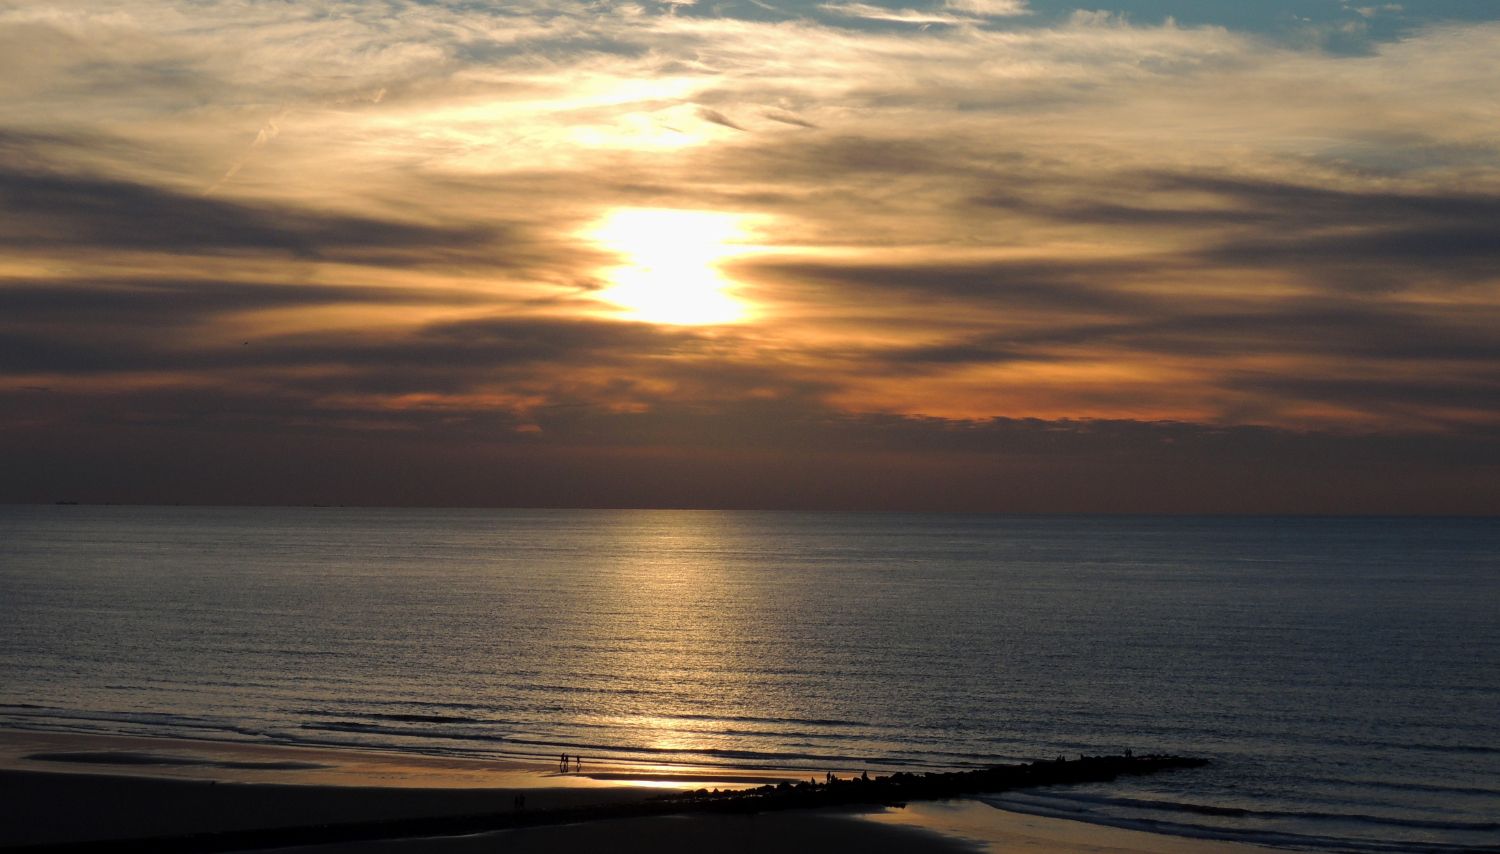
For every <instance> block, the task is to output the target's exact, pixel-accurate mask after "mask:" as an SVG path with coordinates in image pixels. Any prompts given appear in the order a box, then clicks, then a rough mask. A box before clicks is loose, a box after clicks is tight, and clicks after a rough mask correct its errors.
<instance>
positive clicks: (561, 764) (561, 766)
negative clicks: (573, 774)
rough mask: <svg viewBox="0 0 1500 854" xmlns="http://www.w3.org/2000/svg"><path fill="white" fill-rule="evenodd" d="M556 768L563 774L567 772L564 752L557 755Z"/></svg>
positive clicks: (566, 760)
mask: <svg viewBox="0 0 1500 854" xmlns="http://www.w3.org/2000/svg"><path fill="white" fill-rule="evenodd" d="M557 770H559V771H561V772H562V773H564V774H566V773H568V754H566V753H564V754H563V755H561V756H559V757H557Z"/></svg>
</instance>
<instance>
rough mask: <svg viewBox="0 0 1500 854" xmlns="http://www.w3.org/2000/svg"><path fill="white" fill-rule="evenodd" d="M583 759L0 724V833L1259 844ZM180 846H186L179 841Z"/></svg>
mask: <svg viewBox="0 0 1500 854" xmlns="http://www.w3.org/2000/svg"><path fill="white" fill-rule="evenodd" d="M590 765H591V763H588V762H587V760H585V766H584V770H583V771H582V772H570V773H567V774H562V773H559V772H558V769H557V767H556V766H555V765H554V766H550V767H549V766H546V765H544V764H540V763H537V764H528V763H524V762H514V761H489V760H471V759H450V758H439V757H427V756H419V755H409V754H396V753H384V752H376V751H357V750H348V749H342V748H333V747H300V746H299V747H287V746H277V745H268V744H258V743H234V742H223V741H198V740H190V739H163V738H137V737H117V736H97V735H81V734H71V733H46V732H25V731H7V732H3V733H0V801H3V802H4V803H5V804H6V812H7V818H6V821H4V822H3V823H0V846H3V847H14V846H51V845H69V844H71V845H77V844H81V843H105V842H125V841H128V840H137V841H139V840H146V839H152V840H161V839H167V838H175V837H186V836H190V835H194V834H226V833H239V832H254V831H261V830H265V829H274V828H299V827H311V826H318V825H352V824H359V823H369V822H391V821H393V820H401V819H423V818H429V817H441V816H465V815H474V814H485V813H489V814H502V813H507V812H514V811H517V810H524V811H528V812H529V813H531V814H535V815H540V814H543V813H547V812H549V811H561V812H562V813H564V814H565V815H567V816H569V817H570V819H571V820H568V821H566V822H565V823H560V824H541V825H540V826H530V827H519V828H513V829H506V830H499V831H493V832H486V833H478V834H472V833H470V834H461V835H456V836H436V837H415V838H402V839H396V840H390V839H362V840H357V841H345V842H334V843H324V844H318V845H308V846H302V847H291V848H285V847H282V848H279V849H278V850H305V851H310V852H311V851H320V852H364V851H377V850H378V851H381V852H427V851H432V852H443V853H444V854H446V852H453V854H462V852H470V851H473V852H478V851H491V850H505V851H559V850H577V849H583V848H598V847H601V846H606V845H607V847H608V848H609V850H612V851H641V852H647V851H650V852H663V851H666V852H670V851H688V850H716V851H744V852H752V851H778V850H795V849H810V848H825V849H834V850H843V849H853V848H858V849H860V850H865V851H874V852H882V851H892V852H895V851H912V852H933V854H941V852H964V851H1028V852H1038V854H1045V853H1046V852H1050V853H1051V854H1073V853H1074V852H1076V853H1077V854H1082V852H1120V854H1125V852H1148V851H1162V852H1181V854H1187V852H1214V854H1236V852H1238V853H1239V854H1250V852H1254V851H1264V850H1268V849H1263V848H1259V847H1256V846H1248V845H1239V844H1228V843H1217V842H1209V841H1204V840H1191V839H1178V838H1173V837H1165V836H1158V835H1153V834H1146V833H1140V832H1137V831H1131V830H1121V829H1115V828H1107V827H1102V826H1097V825H1091V824H1087V823H1083V822H1074V821H1066V820H1060V819H1053V818H1038V817H1033V816H1025V815H1018V814H1014V813H1008V812H1005V811H1002V810H998V809H994V808H992V807H989V806H986V805H983V804H979V803H977V802H973V801H944V802H933V803H922V804H911V805H909V806H908V807H906V808H897V809H870V810H859V809H827V810H788V811H783V812H766V813H757V814H749V815H703V814H689V815H663V816H646V817H634V818H611V817H610V816H611V814H612V812H611V811H612V810H616V809H618V808H619V807H620V805H626V804H631V803H634V802H641V801H644V800H646V799H648V798H651V797H652V796H655V795H659V794H662V793H663V792H665V791H672V790H688V789H694V788H700V787H712V788H734V787H746V786H751V785H759V784H760V783H761V782H764V781H767V780H770V779H793V778H799V779H800V778H805V777H807V776H809V775H808V774H804V773H801V772H792V771H787V772H782V773H779V774H771V773H768V772H766V771H764V770H749V769H746V770H736V769H723V768H719V769H703V770H701V771H693V770H689V769H683V768H649V767H626V766H620V765H600V766H599V767H597V768H595V769H593V770H590ZM520 798H524V802H522V801H520V800H519V799H520ZM580 819H581V820H580ZM335 835H337V834H335ZM200 838H203V839H209V840H214V839H215V837H211V836H209V837H200ZM246 838H247V839H248V838H250V837H246ZM214 844H217V843H214ZM234 844H235V843H234V841H233V839H231V840H230V842H228V843H226V845H228V846H229V847H230V848H233V847H234ZM183 850H191V843H188V848H186V849H183ZM222 850H228V849H227V848H225V849H222ZM237 850H261V849H256V848H253V847H252V848H239V849H237Z"/></svg>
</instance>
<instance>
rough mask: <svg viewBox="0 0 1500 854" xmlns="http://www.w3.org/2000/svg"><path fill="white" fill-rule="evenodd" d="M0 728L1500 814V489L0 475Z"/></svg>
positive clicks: (1222, 804)
mask: <svg viewBox="0 0 1500 854" xmlns="http://www.w3.org/2000/svg"><path fill="white" fill-rule="evenodd" d="M0 727H4V728H9V729H31V730H51V731H62V732H79V733H107V734H130V735H150V736H171V737H179V738H202V739H216V740H226V739H227V740H239V741H251V742H258V743H275V744H291V745H342V746H351V747H359V748H368V749H378V750H388V751H399V752H410V753H415V754H426V755H436V756H470V757H539V758H542V759H543V760H545V761H553V760H555V758H556V757H557V756H558V754H560V753H564V752H566V753H569V754H574V755H579V754H581V755H583V756H584V757H585V758H586V759H587V760H588V761H590V762H593V761H601V762H602V761H605V760H612V761H618V762H627V763H641V764H649V765H665V766H673V767H677V766H681V767H695V768H696V767H704V766H710V767H711V766H733V767H736V768H743V767H752V768H777V769H782V768H797V769H810V770H813V771H819V772H821V771H822V770H824V769H826V770H831V771H835V772H851V773H858V772H860V771H864V770H868V771H870V773H871V774H872V775H873V774H878V773H886V772H891V771H896V770H907V771H922V770H931V769H966V768H974V767H982V766H987V765H991V764H996V763H1010V762H1019V761H1029V760H1035V759H1046V758H1054V757H1057V756H1059V755H1061V756H1070V757H1071V756H1074V755H1077V754H1099V753H1119V752H1122V751H1125V750H1127V749H1128V750H1132V751H1133V752H1134V753H1136V754H1142V753H1152V752H1171V753H1181V754H1188V755H1193V756H1202V757H1206V758H1208V759H1209V760H1211V764H1210V765H1208V766H1207V767H1205V768H1202V769H1198V770H1189V771H1178V772H1172V773H1166V774H1160V775H1155V776H1150V777H1142V778H1134V779H1129V780H1121V781H1117V782H1114V783H1110V784H1096V785H1083V786H1069V787H1056V788H1051V789H1045V790H1034V791H1028V792H1024V793H1009V794H1000V795H990V796H983V797H982V800H984V801H985V802H986V803H989V804H991V805H992V806H994V807H996V808H1000V809H1006V810H1012V811H1019V812H1025V813H1032V814H1038V815H1047V816H1062V817H1068V818H1075V819H1080V820H1084V821H1090V822H1097V823H1101V824H1109V825H1115V826H1121V827H1131V828H1138V829H1146V830H1152V831H1157V832H1162V833H1171V834H1180V835H1186V836H1196V837H1202V838H1223V839H1236V840H1243V841H1250V842H1258V843H1262V844H1269V845H1274V846H1280V847H1286V848H1295V849H1303V850H1313V851H1371V852H1387V851H1389V852H1419V851H1420V852H1470V851H1482V850H1489V851H1494V850H1500V520H1497V519H1483V518H1242V517H1233V518H1225V517H1110V516H1056V517H1049V516H997V515H934V514H909V515H907V514H872V513H801V512H718V511H602V510H601V511H579V510H436V509H425V510H412V509H356V508H336V507H334V508H318V507H302V508H206V507H93V506H9V507H0Z"/></svg>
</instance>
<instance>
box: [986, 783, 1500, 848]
mask: <svg viewBox="0 0 1500 854" xmlns="http://www.w3.org/2000/svg"><path fill="white" fill-rule="evenodd" d="M978 800H980V801H983V803H987V804H989V806H993V807H996V809H1002V810H1007V812H1017V813H1023V815H1037V816H1043V818H1065V819H1073V821H1085V822H1089V824H1101V825H1106V827H1119V828H1125V830H1143V831H1148V833H1164V834H1169V836H1184V837H1190V839H1212V840H1221V842H1248V843H1253V845H1263V846H1272V848H1302V849H1311V851H1335V852H1347V854H1484V852H1490V854H1493V852H1494V851H1496V846H1494V845H1491V843H1466V842H1433V840H1427V839H1422V840H1418V839H1412V840H1398V839H1389V837H1386V839H1371V837H1364V836H1359V837H1353V836H1334V834H1328V833H1299V831H1295V830H1247V828H1235V827H1218V825H1209V824H1196V822H1193V821H1187V819H1184V818H1178V819H1160V818H1140V816H1136V818H1130V816H1119V815H1107V813H1100V812H1092V810H1088V809H1068V807H1067V806H1055V804H1049V803H1043V801H1029V800H1022V798H1014V797H995V795H984V797H980V798H978ZM1410 828H1412V830H1415V831H1418V830H1428V828H1427V827H1422V825H1413V827H1410Z"/></svg>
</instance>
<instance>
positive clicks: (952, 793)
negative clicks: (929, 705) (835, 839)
mask: <svg viewBox="0 0 1500 854" xmlns="http://www.w3.org/2000/svg"><path fill="white" fill-rule="evenodd" d="M1207 764H1208V760H1207V759H1199V758H1195V757H1190V756H1171V755H1164V754H1152V755H1144V756H1130V755H1126V756H1079V757H1078V758H1077V759H1071V760H1070V759H1064V758H1061V757H1059V758H1057V759H1049V760H1045V761H1041V762H1029V763H1025V764H1021V765H993V766H991V767H989V768H980V769H976V770H973V771H929V772H926V773H922V774H915V773H911V772H907V771H901V772H897V773H895V774H891V775H889V776H883V777H873V778H872V777H869V776H868V775H862V776H859V777H852V778H848V779H844V778H841V777H836V776H833V775H829V776H828V777H827V782H823V783H819V782H816V781H807V782H802V783H792V782H790V781H782V782H780V783H777V784H775V785H765V786H761V787H759V788H755V789H740V790H737V791H724V792H718V791H715V792H710V791H708V790H706V789H699V790H697V791H696V792H688V793H686V794H671V795H663V796H661V797H660V798H658V799H657V800H658V801H660V802H662V803H670V804H677V805H681V806H682V807H684V808H685V809H689V810H694V811H700V810H702V811H713V812H717V811H721V810H722V811H726V812H757V811H761V810H779V809H799V808H803V807H820V806H835V805H842V806H847V805H870V806H894V805H898V804H905V803H908V802H910V801H925V800H942V799H945V798H957V797H962V796H965V795H978V794H994V793H996V792H1006V791H1010V790H1012V789H1026V788H1033V787H1036V786H1057V785H1067V784H1076V783H1104V782H1108V781H1110V780H1113V779H1115V778H1117V777H1124V776H1137V775H1141V774H1154V773H1156V772H1158V771H1167V770H1172V769H1176V768H1200V767H1202V766H1204V765H1207Z"/></svg>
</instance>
